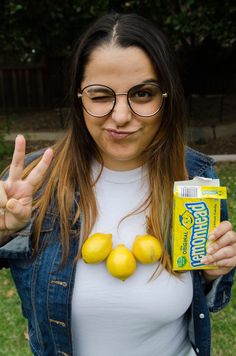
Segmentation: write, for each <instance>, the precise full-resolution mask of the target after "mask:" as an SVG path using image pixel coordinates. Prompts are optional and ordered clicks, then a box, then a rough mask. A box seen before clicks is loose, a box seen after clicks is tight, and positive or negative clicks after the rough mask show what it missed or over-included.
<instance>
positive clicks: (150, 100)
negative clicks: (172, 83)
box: [128, 84, 163, 116]
mask: <svg viewBox="0 0 236 356" xmlns="http://www.w3.org/2000/svg"><path fill="white" fill-rule="evenodd" d="M128 100H129V103H130V106H131V109H132V110H133V111H134V112H135V113H136V114H138V115H141V116H151V115H154V114H155V113H156V112H158V111H159V110H160V109H161V106H162V103H163V95H162V90H161V88H160V87H159V86H158V85H157V84H141V85H137V86H135V87H133V88H131V89H130V90H129V94H128Z"/></svg>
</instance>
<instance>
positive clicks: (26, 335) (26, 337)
mask: <svg viewBox="0 0 236 356" xmlns="http://www.w3.org/2000/svg"><path fill="white" fill-rule="evenodd" d="M24 338H25V340H27V341H29V334H28V332H27V331H24Z"/></svg>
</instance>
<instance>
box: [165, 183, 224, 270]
mask: <svg viewBox="0 0 236 356" xmlns="http://www.w3.org/2000/svg"><path fill="white" fill-rule="evenodd" d="M226 198H227V193H226V187H220V186H219V179H210V178H201V177H195V178H194V179H192V180H189V181H182V182H175V184H174V211H173V254H172V255H173V270H174V271H178V270H182V271H183V270H193V269H214V268H216V267H215V266H212V265H211V266H210V265H204V264H203V263H202V262H201V259H202V258H203V257H204V256H206V254H207V252H206V251H207V248H208V244H209V242H208V236H209V233H210V232H211V231H212V230H213V229H214V228H215V227H216V226H217V225H218V224H219V223H220V201H221V199H226ZM211 243H214V242H211Z"/></svg>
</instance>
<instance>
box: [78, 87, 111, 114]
mask: <svg viewBox="0 0 236 356" xmlns="http://www.w3.org/2000/svg"><path fill="white" fill-rule="evenodd" d="M82 103H83V106H84V108H85V110H86V111H87V112H88V113H89V114H91V115H94V116H105V115H107V114H108V113H109V112H110V111H111V110H112V109H113V106H114V103H115V96H114V93H113V91H112V90H111V89H110V88H108V87H106V86H103V85H90V86H88V87H86V88H84V89H83V91H82Z"/></svg>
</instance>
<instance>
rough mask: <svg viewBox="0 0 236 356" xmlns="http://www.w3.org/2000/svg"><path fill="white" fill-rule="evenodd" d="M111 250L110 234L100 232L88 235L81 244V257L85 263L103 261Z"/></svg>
mask: <svg viewBox="0 0 236 356" xmlns="http://www.w3.org/2000/svg"><path fill="white" fill-rule="evenodd" d="M111 250H112V234H102V233H100V232H98V233H96V234H93V235H92V236H90V237H89V238H88V239H87V240H86V241H85V242H84V244H83V247H82V257H83V260H84V262H86V263H98V262H102V261H104V260H105V259H106V258H107V256H108V255H109V253H110V252H111Z"/></svg>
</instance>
